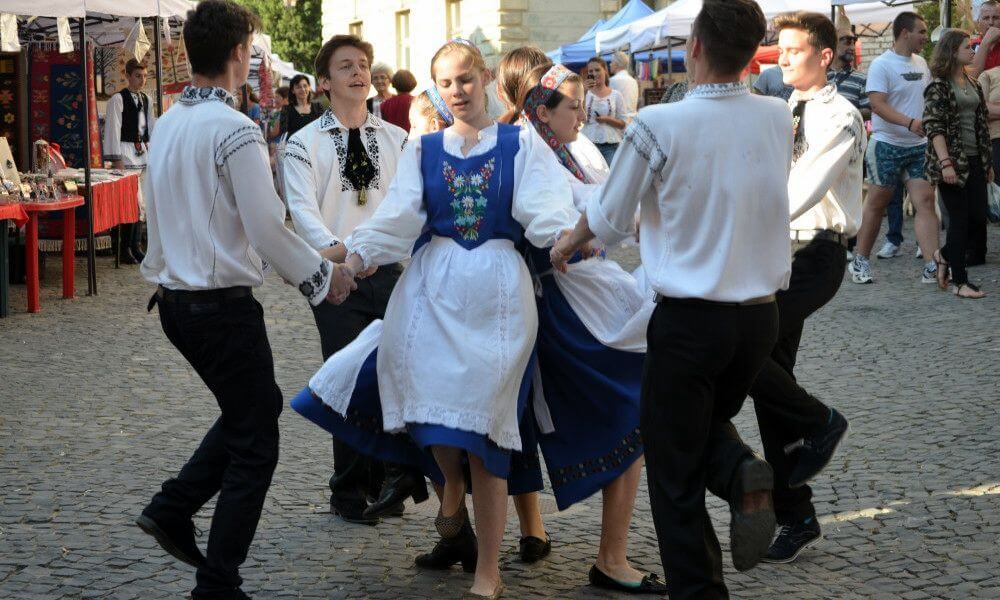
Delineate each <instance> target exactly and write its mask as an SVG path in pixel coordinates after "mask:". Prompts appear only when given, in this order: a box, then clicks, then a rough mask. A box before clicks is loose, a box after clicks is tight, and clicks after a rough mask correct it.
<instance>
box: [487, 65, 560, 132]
mask: <svg viewBox="0 0 1000 600" xmlns="http://www.w3.org/2000/svg"><path fill="white" fill-rule="evenodd" d="M541 65H546V66H550V65H552V61H551V60H549V57H548V56H545V53H544V52H542V51H541V50H539V49H538V48H536V47H534V46H523V47H521V48H516V49H514V50H511V51H510V52H508V53H506V54H504V55H503V56H502V57H501V58H500V62H499V63H497V89H499V90H503V95H504V96H506V97H507V101H508V102H510V104H511V106H510V108H508V110H507V112H505V113H504V114H503V115H502V116H501V117H500V121H501V122H502V123H508V124H512V123H513V122H514V121H516V120H517V115H518V112H519V111H518V108H517V101H518V98H519V97H520V94H521V82H522V81H523V80H524V78H525V76H526V75H527V74H528V73H530V72H531V71H532V69H534V68H535V67H539V66H541Z"/></svg>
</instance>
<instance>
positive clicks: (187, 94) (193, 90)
mask: <svg viewBox="0 0 1000 600" xmlns="http://www.w3.org/2000/svg"><path fill="white" fill-rule="evenodd" d="M213 101H214V102H224V103H226V104H228V105H229V106H236V99H235V98H233V95H232V94H230V93H229V92H228V91H227V90H224V89H222V88H220V87H195V86H193V85H189V86H187V87H186V88H184V91H183V92H181V99H180V102H181V104H188V105H192V104H201V103H202V102H213Z"/></svg>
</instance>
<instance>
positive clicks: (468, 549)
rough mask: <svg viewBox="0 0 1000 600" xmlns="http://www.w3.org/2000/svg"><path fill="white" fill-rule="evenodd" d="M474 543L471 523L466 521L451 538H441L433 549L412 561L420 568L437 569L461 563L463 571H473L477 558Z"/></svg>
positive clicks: (476, 549) (477, 552) (477, 551)
mask: <svg viewBox="0 0 1000 600" xmlns="http://www.w3.org/2000/svg"><path fill="white" fill-rule="evenodd" d="M476 544H477V540H476V533H475V532H474V531H472V524H471V523H469V521H466V522H465V524H464V525H463V526H462V529H461V530H459V532H458V535H456V536H455V537H453V538H441V539H440V540H438V543H437V544H436V545H435V546H434V549H433V550H431V551H430V552H428V553H427V554H421V555H420V556H418V557H417V558H416V560H415V561H414V563H416V565H417V567H419V568H421V569H434V570H438V571H440V570H444V569H450V568H451V566H452V565H454V564H455V563H462V570H463V571H465V572H466V573H474V572H475V571H476V560H478V558H479V550H478V548H477V546H476Z"/></svg>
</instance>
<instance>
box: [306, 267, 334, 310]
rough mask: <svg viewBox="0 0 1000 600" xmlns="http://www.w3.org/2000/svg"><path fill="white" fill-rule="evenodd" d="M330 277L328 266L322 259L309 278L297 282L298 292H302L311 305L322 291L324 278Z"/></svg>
mask: <svg viewBox="0 0 1000 600" xmlns="http://www.w3.org/2000/svg"><path fill="white" fill-rule="evenodd" d="M329 278H330V266H329V265H328V264H327V261H325V260H324V261H323V262H321V263H320V264H319V270H318V271H316V272H315V273H313V274H312V275H311V276H310V277H309V279H306V280H305V281H303V282H302V283H300V284H299V292H301V293H302V295H303V296H305V297H306V299H308V300H309V303H310V304H312V305H315V304H316V300H317V299H318V296H319V294H320V293H322V291H323V289H324V288H325V285H324V284H325V283H326V280H327V279H329Z"/></svg>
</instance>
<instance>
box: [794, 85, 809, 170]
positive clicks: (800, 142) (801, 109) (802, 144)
mask: <svg viewBox="0 0 1000 600" xmlns="http://www.w3.org/2000/svg"><path fill="white" fill-rule="evenodd" d="M806 102H807V101H806V100H799V101H798V103H797V104H796V105H795V108H793V109H792V160H795V159H798V158H799V157H800V156H802V154H803V153H804V152H805V150H806V134H805V125H806Z"/></svg>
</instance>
